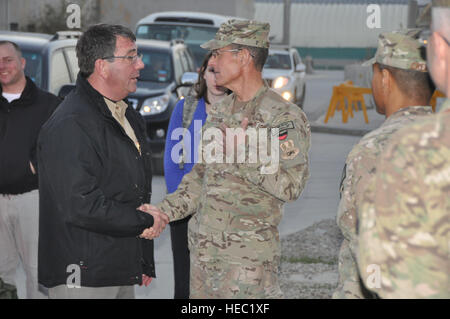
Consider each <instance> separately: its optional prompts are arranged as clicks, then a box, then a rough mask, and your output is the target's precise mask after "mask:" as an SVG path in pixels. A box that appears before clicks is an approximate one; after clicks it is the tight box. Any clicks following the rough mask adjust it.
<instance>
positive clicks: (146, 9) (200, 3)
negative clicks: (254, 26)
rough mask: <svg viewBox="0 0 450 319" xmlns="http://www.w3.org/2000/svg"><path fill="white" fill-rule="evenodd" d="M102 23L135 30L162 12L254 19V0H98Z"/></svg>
mask: <svg viewBox="0 0 450 319" xmlns="http://www.w3.org/2000/svg"><path fill="white" fill-rule="evenodd" d="M98 2H99V8H100V17H101V20H102V22H106V23H120V24H123V25H125V26H128V27H129V28H131V29H132V30H134V29H135V26H136V23H137V22H138V21H139V20H140V19H142V18H144V17H146V16H147V15H149V14H151V13H155V12H160V11H199V12H209V13H216V14H223V15H230V16H240V17H244V18H253V15H254V8H253V0H150V1H142V0H128V1H124V0H98Z"/></svg>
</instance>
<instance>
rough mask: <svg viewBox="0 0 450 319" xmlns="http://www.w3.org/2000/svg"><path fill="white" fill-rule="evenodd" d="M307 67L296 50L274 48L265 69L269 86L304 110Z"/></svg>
mask: <svg viewBox="0 0 450 319" xmlns="http://www.w3.org/2000/svg"><path fill="white" fill-rule="evenodd" d="M305 70H306V66H305V65H304V64H303V62H302V59H301V58H300V55H299V54H298V51H297V50H296V49H294V48H289V47H286V48H283V47H273V48H270V49H269V56H268V57H267V61H266V64H265V65H264V69H263V78H264V79H265V80H266V81H267V84H268V85H269V86H270V87H271V88H273V89H274V90H275V91H277V92H278V93H279V94H280V95H281V96H282V97H283V98H285V99H286V100H288V101H291V102H293V103H294V104H297V105H298V106H300V107H301V108H303V103H304V101H305V94H306V83H305Z"/></svg>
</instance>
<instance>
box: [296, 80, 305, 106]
mask: <svg viewBox="0 0 450 319" xmlns="http://www.w3.org/2000/svg"><path fill="white" fill-rule="evenodd" d="M302 91H303V92H302V96H301V97H300V99H299V100H298V104H297V105H298V106H300V108H301V109H302V110H303V104H304V103H305V96H306V84H303V90H302Z"/></svg>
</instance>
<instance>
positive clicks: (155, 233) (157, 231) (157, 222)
mask: <svg viewBox="0 0 450 319" xmlns="http://www.w3.org/2000/svg"><path fill="white" fill-rule="evenodd" d="M138 210H140V211H143V212H145V213H148V214H150V215H152V216H153V226H152V227H150V228H147V229H145V230H144V231H143V232H142V234H140V235H139V237H140V238H145V239H153V238H156V237H159V235H161V233H162V232H163V230H164V228H166V225H167V224H168V223H169V217H168V216H167V215H166V214H164V213H163V212H161V211H160V210H159V209H158V208H157V207H156V206H153V205H150V204H143V205H141V206H139V207H138Z"/></svg>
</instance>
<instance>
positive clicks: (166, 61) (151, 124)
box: [128, 39, 198, 174]
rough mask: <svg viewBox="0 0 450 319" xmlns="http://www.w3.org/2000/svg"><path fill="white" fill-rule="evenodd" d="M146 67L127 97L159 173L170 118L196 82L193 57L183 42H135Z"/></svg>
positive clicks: (139, 40)
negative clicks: (139, 117) (141, 124)
mask: <svg viewBox="0 0 450 319" xmlns="http://www.w3.org/2000/svg"><path fill="white" fill-rule="evenodd" d="M136 44H137V47H138V52H139V53H140V54H142V55H143V57H142V61H143V62H144V64H145V68H144V69H142V70H141V71H140V76H139V80H138V88H137V90H136V92H134V93H132V94H130V95H129V96H128V100H129V101H130V102H132V104H133V107H134V108H135V109H136V110H138V111H139V112H140V113H141V115H142V116H143V117H144V120H145V122H146V125H147V135H148V137H149V142H150V145H151V149H152V153H153V159H154V161H153V166H154V172H155V173H158V174H162V172H163V163H164V161H163V156H164V147H165V142H166V134H167V128H168V126H169V120H170V116H171V115H172V111H173V109H174V108H175V105H176V103H177V101H178V100H179V98H181V97H183V96H186V95H187V94H188V92H189V90H190V89H191V88H192V84H193V83H194V82H195V81H196V79H197V77H198V75H197V73H195V70H196V69H195V64H194V61H193V58H192V55H191V53H190V51H189V50H188V48H187V47H186V45H185V44H184V42H183V41H182V40H173V41H157V40H142V39H138V40H137V41H136Z"/></svg>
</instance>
